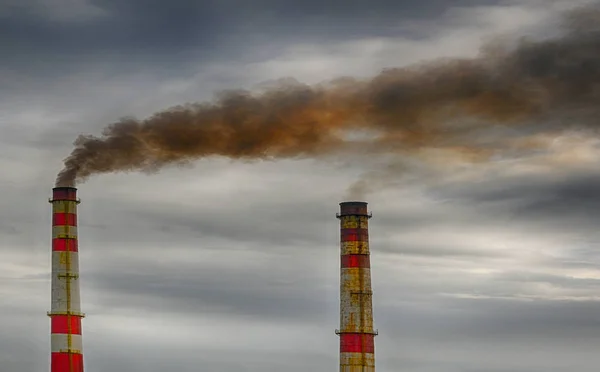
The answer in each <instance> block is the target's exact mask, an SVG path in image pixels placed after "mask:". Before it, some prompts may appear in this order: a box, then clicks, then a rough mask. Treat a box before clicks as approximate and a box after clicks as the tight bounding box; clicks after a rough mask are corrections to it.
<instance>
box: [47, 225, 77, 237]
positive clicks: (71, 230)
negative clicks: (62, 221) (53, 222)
mask: <svg viewBox="0 0 600 372" xmlns="http://www.w3.org/2000/svg"><path fill="white" fill-rule="evenodd" d="M52 238H53V239H56V238H77V226H70V225H60V226H52Z"/></svg>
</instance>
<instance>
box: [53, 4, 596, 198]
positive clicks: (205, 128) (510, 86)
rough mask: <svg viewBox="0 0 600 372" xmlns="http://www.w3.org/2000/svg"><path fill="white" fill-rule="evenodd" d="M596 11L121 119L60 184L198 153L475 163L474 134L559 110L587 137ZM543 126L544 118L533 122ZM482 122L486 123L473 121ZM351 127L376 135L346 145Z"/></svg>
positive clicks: (83, 146)
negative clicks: (517, 38) (458, 156)
mask: <svg viewBox="0 0 600 372" xmlns="http://www.w3.org/2000/svg"><path fill="white" fill-rule="evenodd" d="M599 14H600V10H599V8H598V5H597V4H596V5H594V6H591V7H588V8H586V9H584V10H578V11H573V12H570V13H568V14H567V15H566V16H565V18H564V19H565V21H566V24H567V32H566V33H565V35H564V36H562V37H560V38H556V39H552V40H546V41H541V42H526V41H522V42H520V43H519V44H518V45H517V46H515V47H513V48H510V49H506V50H502V49H494V50H492V52H493V53H492V52H490V51H489V50H488V51H486V52H482V53H481V55H480V56H479V57H477V58H474V59H453V60H437V61H432V62H428V63H423V64H418V65H414V66H409V67H405V68H395V69H389V70H385V71H383V72H382V73H381V74H379V75H377V76H375V77H374V78H373V79H371V80H367V81H359V80H354V79H350V78H347V79H339V80H336V81H332V82H329V83H327V84H321V85H316V86H308V85H304V84H300V83H297V82H293V83H290V82H285V83H282V84H280V85H278V86H276V87H272V88H269V89H267V90H266V91H263V92H261V93H251V92H248V91H229V92H224V93H221V94H220V95H219V96H218V97H217V98H216V99H215V101H214V102H206V103H196V104H189V105H184V106H178V107H173V108H170V109H167V110H165V111H161V112H158V113H156V114H154V115H153V116H151V117H149V118H147V119H144V120H135V119H123V120H121V121H119V122H116V123H114V124H111V125H109V126H108V127H107V128H106V129H105V130H104V132H103V133H102V135H101V136H99V137H96V136H80V137H79V138H78V139H77V140H76V141H75V149H74V150H73V152H72V153H71V155H70V156H69V157H68V158H67V159H65V166H64V169H63V170H62V171H61V172H60V173H59V175H58V177H57V181H56V184H57V185H58V186H66V185H74V184H75V183H77V182H83V181H84V180H85V179H86V178H88V177H89V176H91V175H93V174H97V173H108V172H123V171H144V172H152V171H158V170H159V169H160V168H162V167H163V166H166V165H177V164H184V163H186V162H189V161H192V160H194V159H198V158H202V157H208V156H226V157H229V158H234V159H281V158H299V157H318V156H323V155H327V154H332V153H337V152H342V151H353V150H356V149H360V151H367V152H380V153H388V154H390V153H391V154H393V153H402V154H406V153H409V154H410V153H411V152H412V151H415V150H417V149H421V148H425V147H437V148H445V149H450V150H455V151H457V152H460V153H464V154H468V155H469V156H471V157H472V158H474V159H485V158H487V157H488V156H490V155H491V154H492V153H493V151H495V150H497V149H494V148H493V146H492V147H491V146H490V144H489V143H487V144H485V143H480V142H479V141H478V140H477V136H478V133H480V132H481V130H482V129H485V128H486V127H489V126H491V125H495V124H502V125H505V126H517V125H520V128H523V126H524V125H525V124H524V123H529V124H531V123H534V122H537V123H538V124H537V125H538V127H537V130H542V131H555V130H560V129H561V128H560V127H558V128H556V127H552V125H551V124H550V121H548V122H547V124H543V125H542V126H541V127H539V123H540V120H541V119H544V118H548V117H552V115H555V114H556V113H559V112H569V113H570V115H574V116H572V118H574V119H577V121H574V122H573V123H570V125H571V126H577V125H579V126H581V128H585V129H594V127H593V124H594V118H597V116H596V113H597V111H596V107H597V106H598V103H599V102H600V99H599V97H600V89H599V83H600V28H599V27H598V26H597V25H598V24H599V21H600V17H599V16H598V15H599ZM541 122H542V123H543V121H541ZM482 123H485V124H482ZM354 130H368V131H369V132H370V133H372V134H374V135H373V136H370V137H369V138H367V139H364V140H362V141H358V142H357V141H356V140H352V141H351V140H349V139H348V136H347V134H348V133H349V132H351V131H354Z"/></svg>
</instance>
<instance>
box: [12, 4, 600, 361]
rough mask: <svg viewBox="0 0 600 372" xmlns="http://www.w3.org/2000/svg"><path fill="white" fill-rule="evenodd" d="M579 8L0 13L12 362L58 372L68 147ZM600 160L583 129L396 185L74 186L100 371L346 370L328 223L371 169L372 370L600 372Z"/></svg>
mask: <svg viewBox="0 0 600 372" xmlns="http://www.w3.org/2000/svg"><path fill="white" fill-rule="evenodd" d="M588 2H589V1H578V0H565V1H554V0H539V1H536V0H529V1H528V0H506V1H502V0H497V1H492V0H487V1H486V0H456V1H450V0H445V1H444V0H421V1H417V2H413V1H408V0H369V1H366V0H365V1H361V0H351V1H344V2H342V1H339V2H338V1H334V0H330V1H323V0H320V1H316V0H305V1H291V0H255V1H244V0H203V1H194V0H171V1H169V2H165V1H157V0H152V1H142V0H0V47H1V49H0V50H1V52H0V53H1V54H0V170H2V171H1V172H0V195H2V197H1V198H0V208H1V210H2V211H3V213H2V214H1V217H0V252H1V255H2V258H3V259H2V260H0V298H2V299H1V300H0V370H1V371H2V372H4V371H11V372H34V371H35V372H38V371H47V370H48V368H49V367H48V366H49V352H50V337H49V332H50V322H49V319H48V317H47V316H46V311H47V310H49V308H50V275H49V272H50V249H51V247H50V237H51V228H50V224H51V206H50V205H49V204H48V203H47V199H48V197H49V196H50V195H51V188H52V187H53V183H54V179H55V176H56V173H57V172H58V171H59V170H60V169H61V165H62V160H63V159H64V158H65V157H66V156H67V155H68V154H69V152H70V151H71V149H72V142H73V140H74V139H75V138H76V136H77V135H78V134H80V133H90V134H99V133H100V132H101V130H102V128H103V127H104V125H106V124H107V123H110V122H113V121H116V120H118V119H119V118H121V117H125V116H135V117H139V118H143V117H146V116H147V115H150V114H151V113H153V112H155V111H158V110H161V109H164V108H166V107H170V106H172V105H175V104H178V103H184V102H192V101H201V100H205V99H210V98H211V97H212V96H213V93H215V92H216V91H218V90H221V89H226V88H237V87H245V88H252V87H255V86H257V85H258V84H260V83H263V82H265V81H269V80H271V79H277V78H281V77H294V78H296V79H298V80H300V81H303V82H307V83H316V82H320V81H324V80H329V79H332V78H335V77H339V76H345V75H352V76H370V75H373V74H376V73H377V72H379V71H380V70H381V69H382V68H385V67H392V66H403V65H407V64H410V63H414V62H418V61H422V60H428V59H432V58H437V57H453V56H466V57H468V56H474V55H476V54H477V52H478V50H479V48H480V46H481V45H482V43H485V42H486V41H488V40H490V38H492V37H495V36H498V35H500V36H507V37H519V36H522V35H527V36H529V37H547V36H552V35H554V33H555V32H556V27H555V26H556V22H557V21H556V19H557V16H558V14H559V13H560V12H561V11H562V10H564V9H567V8H568V7H572V6H574V5H577V4H584V3H588ZM167 3H168V4H167ZM599 160H600V141H597V140H596V139H594V138H589V137H581V136H578V134H577V133H574V134H573V135H571V136H569V137H560V138H552V141H549V151H548V152H546V153H545V154H544V155H543V156H539V157H535V158H527V159H521V160H518V159H517V160H511V161H506V162H498V163H494V164H480V165H477V166H471V167H458V166H457V167H456V168H452V169H451V170H449V169H446V168H445V166H444V167H436V166H435V164H434V165H432V166H431V168H430V169H428V170H427V171H425V170H423V171H420V172H413V173H412V174H411V176H410V177H399V178H393V177H389V175H388V174H386V172H385V171H383V172H374V173H373V172H370V169H369V166H368V165H367V164H368V163H369V162H368V161H364V162H362V161H352V162H345V161H343V159H329V160H328V161H315V160H285V161H276V162H255V163H250V164H247V163H241V162H235V161H229V160H226V159H204V160H199V161H197V162H195V163H194V164H192V165H190V166H189V167H186V168H167V169H165V170H163V171H161V172H160V173H158V174H153V175H145V174H109V175H100V176H94V177H92V178H90V179H89V180H88V181H87V182H86V183H84V184H82V185H80V186H79V196H80V197H81V199H82V203H81V204H80V206H79V225H80V228H79V233H80V252H81V253H80V269H81V291H82V296H81V299H82V309H83V311H84V312H85V313H86V314H87V318H85V319H84V320H83V342H84V359H85V366H86V370H87V371H89V372H109V371H127V372H138V371H139V372H142V371H143V372H159V371H161V372H162V371H164V370H165V369H168V370H176V371H179V372H188V371H189V372H191V371H216V372H229V371H249V372H253V371H261V372H270V371H273V372H274V371H281V370H285V371H288V372H300V371H315V372H321V371H322V372H326V371H335V370H337V368H338V366H337V364H338V349H339V347H338V342H339V340H338V337H337V336H336V335H335V333H334V330H335V328H337V327H339V303H338V298H339V297H338V290H339V256H338V255H339V243H338V242H339V226H338V220H337V219H336V218H335V213H336V212H338V208H339V206H338V203H339V202H341V201H343V200H344V197H345V195H346V191H347V189H348V187H349V186H351V185H352V184H353V183H354V182H356V181H357V180H359V179H365V175H366V179H367V180H369V182H367V184H366V186H367V189H368V190H370V191H369V193H368V194H367V195H366V201H367V202H369V208H370V209H371V211H372V212H373V214H374V218H373V219H372V220H371V247H372V248H371V249H372V258H371V260H372V268H373V269H372V276H373V291H374V320H375V327H376V328H378V329H379V334H380V335H379V336H378V337H377V338H376V365H377V370H378V371H379V372H395V371H411V372H455V371H456V372H475V371H477V372H479V371H488V372H508V371H510V372H538V371H539V372H542V371H543V372H554V371H561V372H563V371H565V370H567V369H570V370H577V371H579V372H592V371H593V372H596V371H597V369H598V367H597V366H598V365H599V364H600V354H599V353H598V350H597V349H598V348H597V345H598V342H600V306H599V302H598V301H599V300H600V253H599V252H600V251H599V250H598V249H599V248H600V247H599V246H598V244H597V241H598V239H599V238H600V233H599V232H598V231H597V221H598V218H599V217H600V215H599V212H598V211H599V210H600V193H599V191H598V190H600V172H599V171H598V167H597V164H598V161H599Z"/></svg>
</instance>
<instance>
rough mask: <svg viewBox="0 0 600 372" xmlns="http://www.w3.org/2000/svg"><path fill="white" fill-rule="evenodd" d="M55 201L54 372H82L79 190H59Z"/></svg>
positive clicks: (52, 364) (53, 251) (65, 188)
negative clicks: (78, 223)
mask: <svg viewBox="0 0 600 372" xmlns="http://www.w3.org/2000/svg"><path fill="white" fill-rule="evenodd" d="M52 191H53V195H52V199H50V203H52V306H51V310H50V311H49V312H48V316H50V320H51V331H50V333H51V334H50V338H51V340H50V348H51V360H50V371H51V372H83V351H82V342H81V319H82V318H83V317H84V314H83V313H81V308H80V300H79V257H78V246H77V205H78V204H79V199H77V189H76V188H74V187H56V188H54V189H53V190H52Z"/></svg>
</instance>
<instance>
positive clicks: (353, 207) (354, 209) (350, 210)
mask: <svg viewBox="0 0 600 372" xmlns="http://www.w3.org/2000/svg"><path fill="white" fill-rule="evenodd" d="M337 216H338V217H341V216H367V217H371V215H370V214H369V213H368V212H367V202H362V201H347V202H342V203H340V213H339V214H338V215H337Z"/></svg>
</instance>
